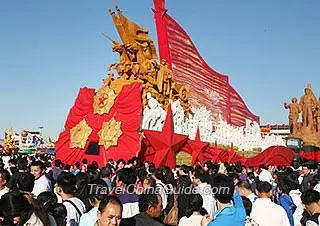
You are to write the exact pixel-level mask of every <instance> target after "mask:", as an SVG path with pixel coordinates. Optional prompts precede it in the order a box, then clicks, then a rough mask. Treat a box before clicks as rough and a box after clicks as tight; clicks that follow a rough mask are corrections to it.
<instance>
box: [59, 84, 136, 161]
mask: <svg viewBox="0 0 320 226" xmlns="http://www.w3.org/2000/svg"><path fill="white" fill-rule="evenodd" d="M141 90H142V86H141V83H134V84H131V85H127V86H124V87H123V88H122V91H121V92H120V94H119V95H118V96H117V98H116V99H115V101H114V105H113V107H112V108H111V110H110V112H109V113H108V114H104V115H97V114H94V113H93V98H94V89H88V88H81V89H80V91H79V94H78V97H77V99H76V101H75V103H74V106H73V107H72V108H71V110H70V112H69V115H68V117H67V120H66V124H65V131H64V132H62V133H61V134H60V136H59V139H58V141H57V144H56V153H57V158H58V159H60V160H62V161H63V162H64V163H66V164H73V163H75V162H77V161H81V159H83V158H86V159H88V161H89V162H92V161H94V160H95V161H97V162H98V164H99V165H100V166H103V165H105V164H106V162H107V161H108V159H109V158H113V159H114V160H118V159H120V158H123V159H125V160H128V159H130V158H132V157H134V156H137V154H138V152H139V150H140V146H141V137H140V134H139V133H138V130H139V128H140V122H141V119H142V103H141ZM113 117H114V118H115V120H116V121H120V122H121V130H122V132H123V134H122V135H121V136H120V138H119V139H118V145H117V146H111V147H110V148H109V149H108V150H105V148H104V147H103V146H100V152H99V154H98V155H88V154H86V150H87V148H88V146H89V144H90V142H98V141H99V136H98V132H99V131H100V130H101V128H102V125H103V123H104V122H106V121H109V120H110V119H111V118H113ZM84 118H85V119H86V121H87V123H88V125H89V126H90V127H91V128H92V130H93V131H92V133H91V134H90V136H89V138H88V140H87V143H86V147H85V148H84V149H79V148H70V129H71V128H73V127H74V126H75V125H77V124H78V123H79V122H80V121H81V120H82V119H84Z"/></svg>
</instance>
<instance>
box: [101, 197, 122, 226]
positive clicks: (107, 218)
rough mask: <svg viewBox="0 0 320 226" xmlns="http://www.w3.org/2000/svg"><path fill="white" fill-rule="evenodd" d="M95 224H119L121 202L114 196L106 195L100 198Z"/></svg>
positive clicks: (114, 225) (116, 225) (103, 225)
mask: <svg viewBox="0 0 320 226" xmlns="http://www.w3.org/2000/svg"><path fill="white" fill-rule="evenodd" d="M98 210H99V211H98V221H97V226H109V225H113V226H119V225H120V220H121V218H122V215H121V214H122V212H123V211H122V204H121V202H120V200H119V199H118V198H116V197H112V196H107V197H106V198H105V199H103V200H101V202H100V204H99V209H98Z"/></svg>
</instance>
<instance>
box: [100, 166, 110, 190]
mask: <svg viewBox="0 0 320 226" xmlns="http://www.w3.org/2000/svg"><path fill="white" fill-rule="evenodd" d="M111 175H112V170H111V169H110V167H104V168H102V170H101V171H100V178H101V179H102V180H103V181H104V182H105V183H106V185H107V186H108V190H109V191H111V190H112V181H111Z"/></svg>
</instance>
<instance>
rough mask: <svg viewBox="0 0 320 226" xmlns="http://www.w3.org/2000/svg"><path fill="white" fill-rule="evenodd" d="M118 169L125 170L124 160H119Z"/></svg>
mask: <svg viewBox="0 0 320 226" xmlns="http://www.w3.org/2000/svg"><path fill="white" fill-rule="evenodd" d="M117 165H118V169H119V170H120V169H123V168H124V167H125V166H126V161H125V160H124V159H119V160H118V162H117Z"/></svg>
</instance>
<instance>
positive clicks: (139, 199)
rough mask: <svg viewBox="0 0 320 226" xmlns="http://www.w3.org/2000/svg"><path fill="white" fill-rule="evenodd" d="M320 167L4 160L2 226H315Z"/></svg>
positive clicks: (38, 157)
mask: <svg viewBox="0 0 320 226" xmlns="http://www.w3.org/2000/svg"><path fill="white" fill-rule="evenodd" d="M319 192H320V173H319V172H318V169H317V166H315V167H310V166H308V165H304V166H303V167H301V168H299V169H294V168H292V167H281V166H269V167H266V166H260V167H256V168H253V167H245V166H241V164H240V163H235V164H228V163H219V164H214V163H212V162H210V161H207V162H205V163H204V164H203V165H201V164H198V165H196V166H186V165H181V166H178V165H177V166H176V167H175V168H174V169H170V168H168V167H166V166H164V167H161V168H156V167H155V166H154V164H153V163H151V162H144V163H140V162H139V159H137V158H133V159H131V160H129V161H127V162H126V161H125V160H123V159H120V160H118V161H117V162H116V161H114V160H112V159H110V160H109V161H108V163H107V164H106V165H105V166H99V165H98V164H97V162H90V163H89V162H88V161H87V160H86V159H82V161H81V162H76V163H75V164H73V165H68V164H64V163H63V162H61V161H60V160H59V159H56V158H55V156H54V155H47V154H33V155H18V154H12V155H10V154H9V155H8V154H3V155H2V156H1V159H0V225H1V226H11V225H20V226H24V225H25V226H78V225H79V226H107V225H116V226H119V225H121V226H134V225H137V226H144V225H146V226H160V225H179V226H197V225H198V226H215V225H221V226H240V225H241V226H243V225H245V226H257V225H259V226H298V225H299V226H301V225H303V226H313V225H319V223H320V221H319V220H320V219H319V214H320V202H319V201H320V193H319Z"/></svg>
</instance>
